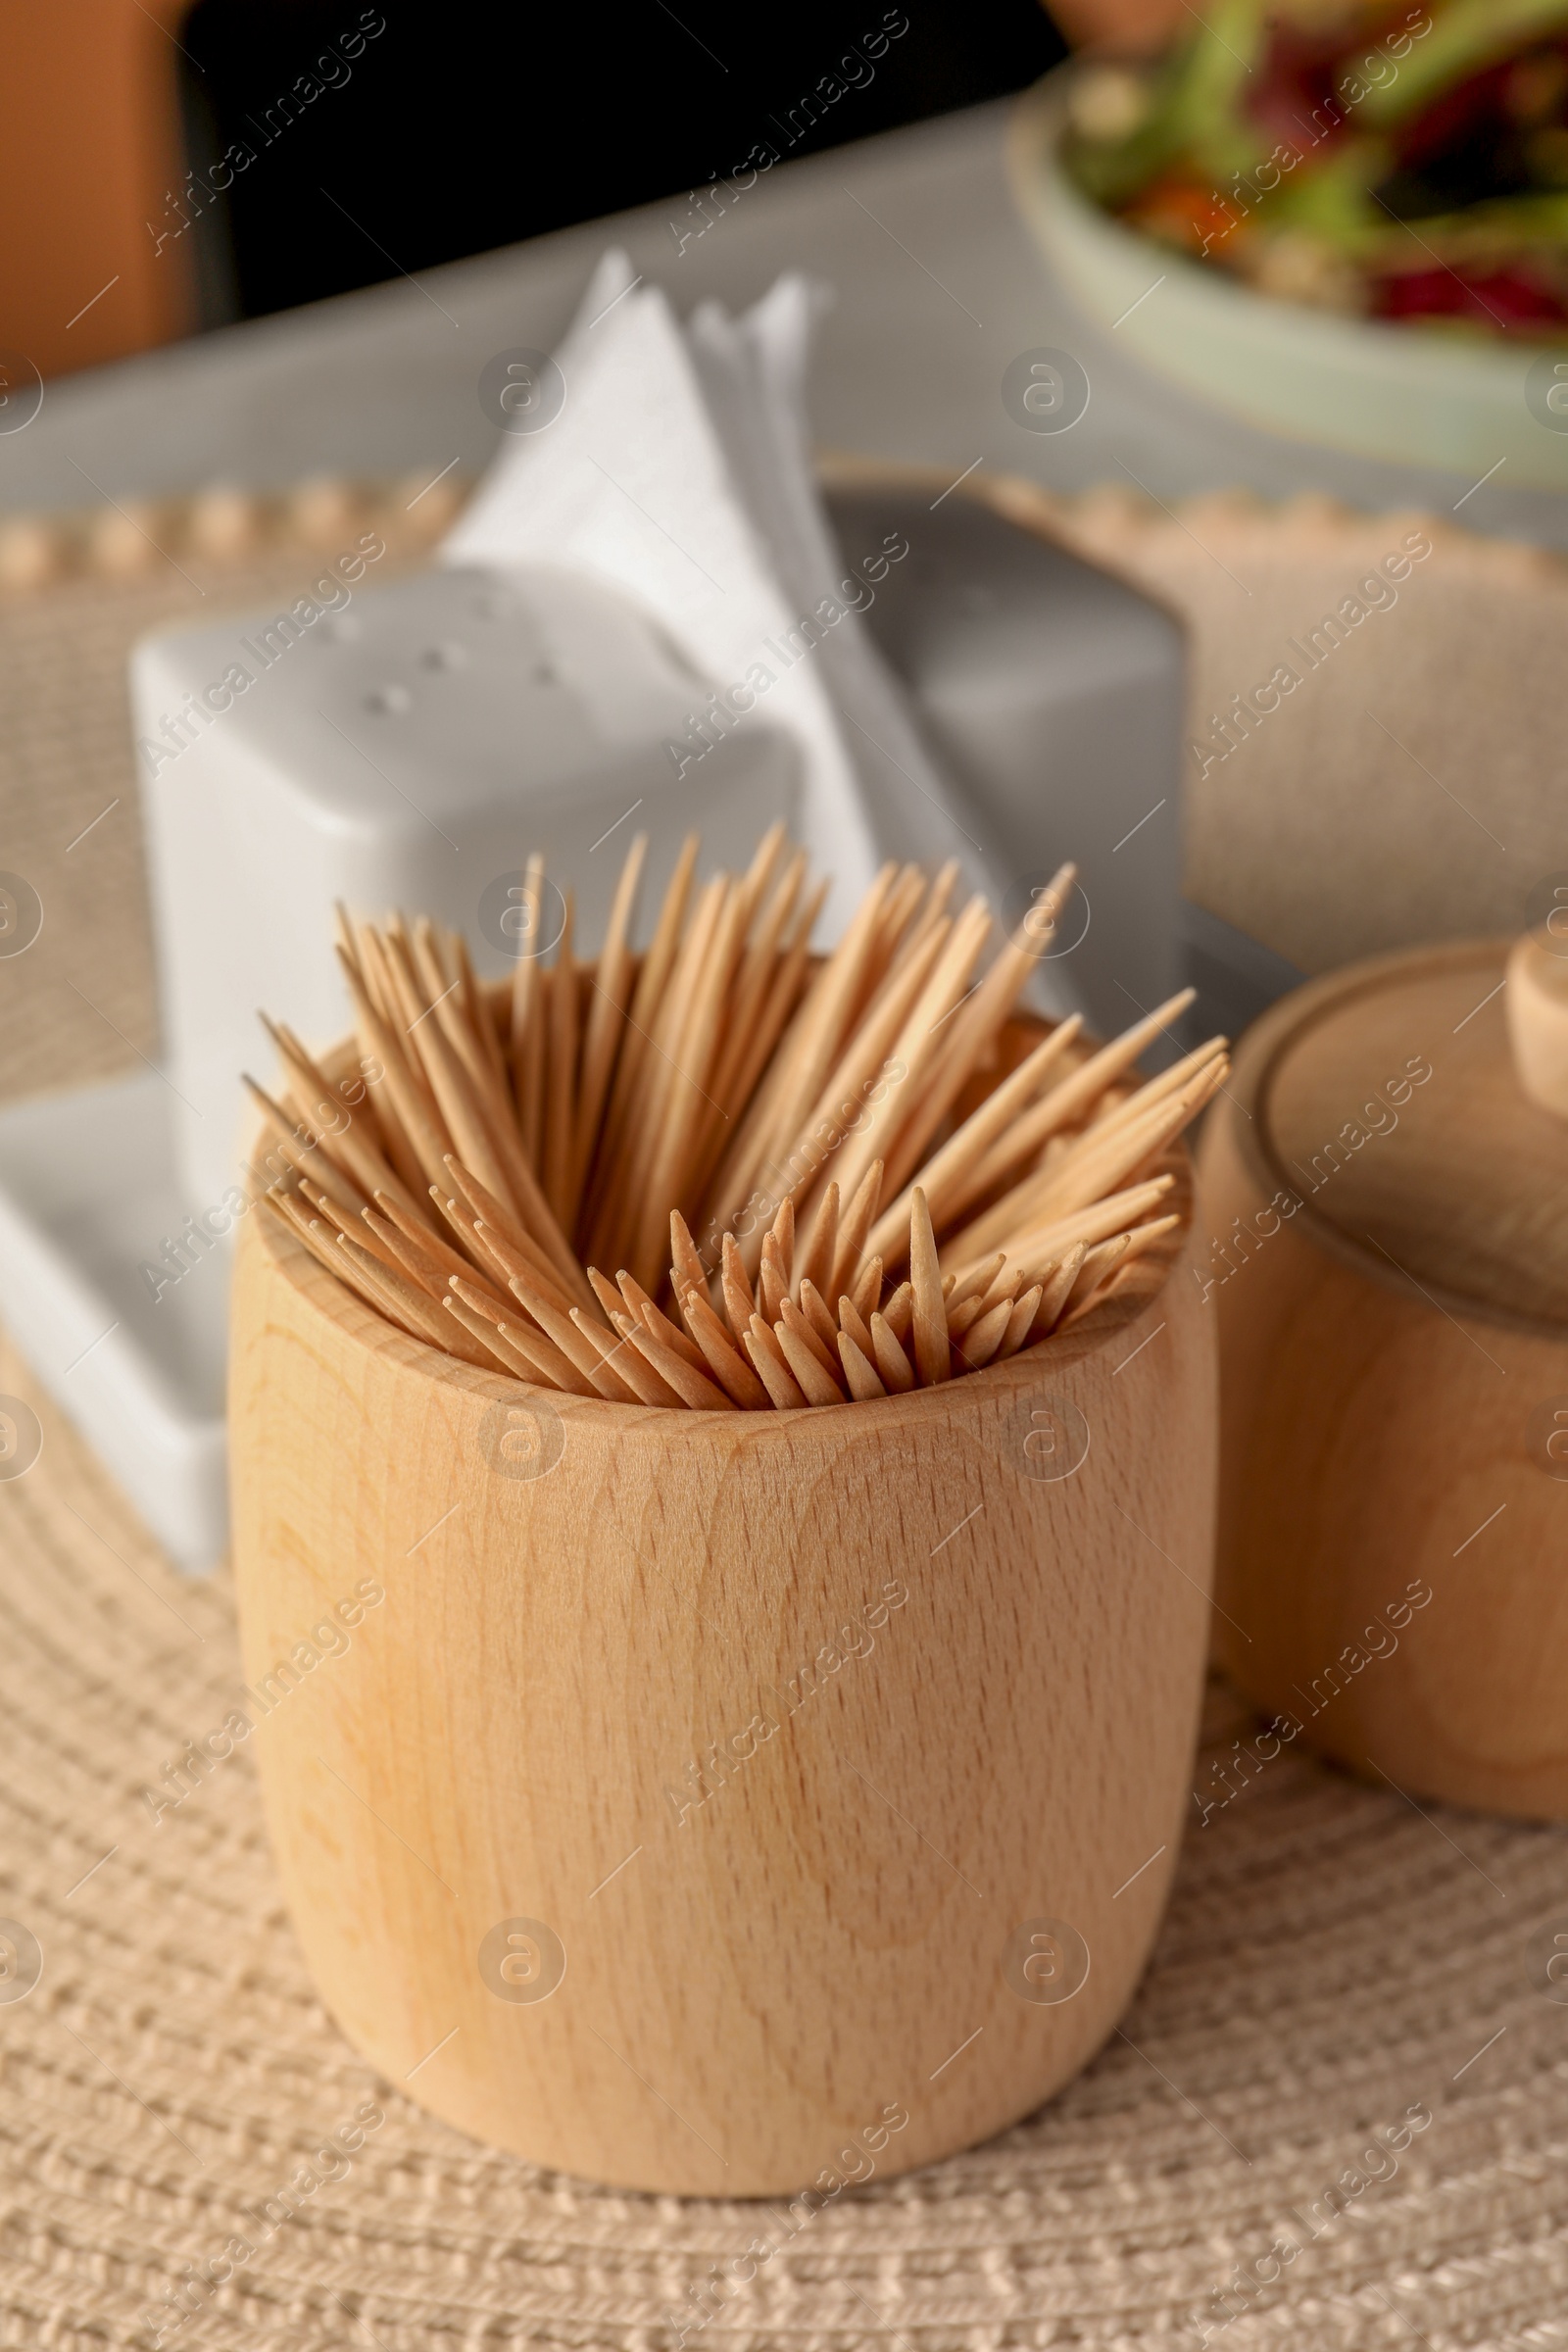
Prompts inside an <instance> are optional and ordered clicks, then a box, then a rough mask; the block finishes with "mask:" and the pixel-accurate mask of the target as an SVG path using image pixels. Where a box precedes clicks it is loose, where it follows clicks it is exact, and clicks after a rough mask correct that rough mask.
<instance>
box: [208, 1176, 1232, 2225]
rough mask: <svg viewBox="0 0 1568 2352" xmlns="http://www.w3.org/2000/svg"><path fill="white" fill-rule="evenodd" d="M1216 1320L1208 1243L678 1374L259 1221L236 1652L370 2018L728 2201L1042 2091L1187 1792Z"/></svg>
mask: <svg viewBox="0 0 1568 2352" xmlns="http://www.w3.org/2000/svg"><path fill="white" fill-rule="evenodd" d="M1185 1183H1186V1179H1185V1177H1184V1179H1183V1187H1184V1189H1183V1192H1182V1194H1181V1195H1180V1196H1179V1197H1180V1198H1181V1199H1183V1200H1184V1201H1185V1200H1186V1197H1187V1196H1186V1192H1185ZM1213 1326H1214V1319H1213V1317H1212V1315H1211V1314H1207V1313H1204V1312H1203V1311H1202V1310H1201V1307H1200V1306H1199V1303H1198V1294H1197V1288H1196V1286H1195V1284H1194V1282H1193V1279H1192V1275H1191V1272H1190V1270H1189V1269H1188V1267H1187V1266H1186V1265H1185V1264H1178V1265H1177V1267H1176V1268H1175V1269H1174V1271H1173V1273H1172V1276H1171V1278H1170V1280H1169V1281H1168V1282H1167V1283H1166V1285H1165V1287H1164V1289H1163V1290H1162V1291H1161V1292H1160V1293H1159V1294H1158V1295H1156V1296H1155V1297H1154V1298H1152V1299H1147V1298H1145V1299H1119V1300H1112V1301H1110V1302H1109V1303H1107V1304H1106V1305H1105V1306H1103V1307H1102V1308H1099V1309H1097V1310H1095V1311H1094V1313H1092V1314H1091V1315H1090V1316H1089V1317H1086V1318H1085V1320H1084V1321H1083V1322H1082V1323H1081V1324H1079V1325H1078V1326H1077V1327H1076V1328H1075V1329H1073V1330H1071V1331H1069V1332H1067V1333H1065V1334H1063V1335H1061V1336H1060V1337H1058V1338H1055V1339H1053V1340H1052V1341H1050V1342H1049V1343H1048V1344H1046V1345H1045V1346H1043V1347H1042V1348H1037V1349H1033V1350H1030V1351H1028V1352H1026V1353H1024V1354H1021V1355H1018V1356H1015V1357H1013V1358H1012V1359H1011V1360H1009V1361H1007V1362H1006V1363H1004V1364H1002V1365H998V1366H994V1367H992V1368H990V1369H988V1370H986V1371H983V1372H979V1373H975V1374H972V1375H970V1376H968V1377H965V1378H962V1379H959V1380H955V1381H952V1382H950V1383H948V1384H946V1385H944V1386H942V1387H939V1388H936V1389H931V1390H924V1391H917V1392H916V1393H914V1394H912V1395H910V1396H907V1397H895V1398H889V1399H887V1400H886V1401H885V1402H878V1403H871V1404H862V1403H857V1404H848V1405H844V1406H841V1407H838V1408H828V1409H819V1410H811V1411H805V1412H794V1413H786V1412H781V1413H746V1414H735V1413H731V1414H716V1413H692V1412H681V1413H676V1412H670V1411H660V1410H657V1409H648V1408H643V1407H637V1406H629V1405H613V1404H609V1403H604V1402H600V1401H597V1400H589V1401H579V1400H577V1399H575V1398H571V1397H564V1396H552V1397H546V1396H544V1395H543V1394H542V1393H540V1392H538V1391H530V1390H525V1389H523V1388H521V1387H520V1386H518V1385H517V1384H515V1383H511V1382H508V1381H506V1380H504V1379H502V1378H500V1377H491V1376H489V1375H486V1374H484V1373H481V1372H477V1371H473V1370H470V1369H468V1368H467V1367H466V1366H465V1365H463V1364H461V1363H458V1362H455V1361H453V1360H452V1359H450V1358H448V1357H444V1356H442V1355H440V1354H438V1353H437V1352H435V1351H434V1350H433V1349H431V1348H426V1347H424V1346H421V1345H420V1344H419V1343H417V1342H416V1341H414V1340H410V1339H405V1338H403V1337H402V1336H401V1335H399V1334H398V1333H396V1332H394V1331H393V1330H392V1329H391V1328H390V1327H389V1326H388V1325H386V1324H385V1323H382V1322H381V1321H379V1320H378V1319H377V1318H376V1317H375V1316H374V1315H372V1314H371V1313H370V1312H369V1311H368V1309H366V1308H365V1307H363V1306H361V1305H360V1304H359V1302H358V1301H357V1300H356V1299H354V1298H353V1297H352V1296H351V1295H350V1294H348V1293H347V1292H346V1291H345V1290H343V1289H342V1288H341V1286H339V1285H337V1284H335V1283H334V1282H333V1281H332V1280H331V1278H330V1277H329V1276H328V1275H326V1274H325V1273H324V1272H323V1271H322V1270H321V1269H320V1268H319V1266H318V1265H317V1264H316V1263H315V1262H314V1260H313V1259H312V1258H311V1257H310V1256H309V1255H308V1253H307V1252H306V1251H305V1250H303V1249H302V1248H301V1247H300V1246H299V1245H298V1244H297V1243H296V1242H295V1241H294V1240H293V1239H292V1238H291V1237H290V1236H289V1235H287V1234H286V1233H283V1232H282V1231H280V1230H279V1229H278V1228H277V1227H276V1226H275V1225H273V1224H272V1223H271V1221H270V1220H267V1219H264V1217H263V1216H261V1215H260V1214H253V1215H251V1216H249V1217H247V1218H246V1220H245V1222H244V1227H243V1238H242V1242H241V1247H240V1250H239V1262H238V1268H237V1279H236V1285H235V1294H234V1309H233V1354H232V1369H231V1379H230V1416H231V1423H230V1425H231V1429H232V1446H233V1474H234V1536H235V1572H236V1580H237V1586H238V1593H239V1604H240V1613H241V1621H242V1627H243V1635H244V1654H245V1672H246V1677H247V1681H248V1683H249V1686H250V1688H251V1691H252V1692H253V1694H255V1696H256V1697H257V1699H258V1706H257V1709H256V1713H257V1717H258V1721H257V1738H256V1745H257V1748H258V1750H259V1753H260V1759H261V1771H262V1779H263V1786H264V1789H265V1794H266V1802H267V1810H268V1816H269V1820H270V1829H271V1835H272V1840H273V1845H274V1848H275V1851H276V1855H277V1859H278V1864H279V1868H280V1871H281V1874H282V1879H283V1885H284V1888H285V1891H286V1894H287V1898H288V1901H289V1905H290V1907H291V1910H292V1913H293V1917H294V1921H295V1925H296V1927H297V1929H298V1932H299V1935H300V1938H301V1941H302V1944H303V1946H304V1949H305V1953H306V1956H307V1958H308V1960H309V1962H310V1965H311V1967H312V1969H313V1970H314V1972H315V1976H316V1980H317V1983H318V1985H319V1988H320V1990H321V1993H322V1996H323V1998H324V1999H325V2001H326V2002H327V2005H328V2006H329V2008H330V2009H331V2010H332V2012H333V2014H334V2015H335V2017H336V2018H337V2020H338V2022H339V2023H340V2025H341V2026H342V2027H343V2029H344V2031H345V2033H346V2034H348V2036H349V2038H350V2039H351V2040H352V2041H353V2042H354V2043H355V2044H356V2046H357V2047H358V2048H359V2049H360V2050H361V2051H362V2052H363V2053H364V2054H365V2055H366V2056H367V2057H368V2058H369V2059H370V2060H372V2061H373V2063H374V2064H375V2065H376V2066H378V2067H379V2068H381V2069H382V2070H383V2071H384V2073H385V2075H386V2077H387V2078H388V2080H389V2081H390V2082H394V2083H396V2084H398V2085H399V2086H400V2087H406V2088H407V2090H408V2092H409V2094H410V2095H411V2096H413V2097H415V2098H417V2100H418V2101H419V2102H420V2103H421V2104H423V2105H424V2106H426V2107H428V2108H429V2109H431V2110H432V2111H433V2112H434V2113H435V2114H437V2115H439V2116H441V2117H443V2118H444V2119H446V2120H447V2121H449V2122H451V2123H453V2124H456V2125H459V2126H461V2127H462V2128H463V2129H464V2130H466V2131H470V2132H472V2133H474V2134H475V2135H476V2136H478V2137H479V2138H481V2139H485V2140H489V2141H492V2142H494V2143H496V2144H498V2145H500V2146H502V2147H505V2148H509V2149H513V2150H515V2151H516V2152H517V2153H519V2154H521V2155H523V2156H526V2157H528V2158H531V2159H533V2160H534V2161H536V2162H539V2163H542V2164H547V2165H552V2166H559V2167H562V2168H564V2169H566V2170H568V2171H571V2172H574V2173H579V2174H584V2175H588V2176H590V2177H592V2178H595V2179H597V2180H606V2181H611V2182H614V2183H618V2184H624V2185H627V2186H632V2187H636V2188H641V2189H657V2190H674V2191H682V2192H690V2193H695V2194H701V2195H723V2196H731V2195H764V2194H769V2195H771V2194H779V2193H785V2192H790V2191H793V2190H796V2189H799V2188H803V2187H809V2186H811V2185H812V2184H815V2187H816V2193H817V2195H818V2197H821V2196H823V2195H827V2194H831V2193H836V2184H842V2182H844V2181H845V2180H851V2179H866V2178H871V2177H876V2178H885V2177H887V2176H889V2175H891V2174H894V2173H898V2172H903V2171H907V2170H908V2169H909V2168H910V2167H912V2166H915V2165H919V2164H923V2163H925V2162H927V2161H929V2160H931V2159H933V2158H936V2157H940V2156H943V2155H945V2154H947V2153H949V2152H950V2151H952V2150H954V2149H956V2148H960V2147H963V2146H965V2145H968V2144H970V2143H971V2142H974V2141H976V2140H979V2139H982V2138H984V2137H986V2136H987V2135H988V2134H990V2133H992V2132H995V2131H999V2130H1001V2129H1002V2128H1003V2127H1004V2126H1005V2125H1007V2124H1009V2123H1011V2122H1014V2121H1015V2120H1016V2119H1018V2118H1019V2117H1021V2116H1023V2115H1025V2114H1027V2113H1028V2112H1029V2111H1030V2110H1031V2109H1033V2108H1034V2107H1035V2106H1037V2105H1038V2104H1039V2103H1040V2101H1041V2100H1042V2099H1044V2098H1046V2097H1047V2096H1048V2095H1049V2094H1050V2093H1051V2092H1052V2091H1053V2090H1054V2089H1055V2088H1056V2087H1057V2086H1058V2085H1059V2084H1060V2083H1062V2082H1065V2081H1066V2080H1067V2078H1068V2077H1069V2076H1071V2075H1072V2074H1073V2073H1074V2072H1075V2071H1076V2070H1077V2069H1078V2068H1080V2067H1081V2066H1082V2065H1083V2064H1084V2063H1085V2061H1086V2060H1087V2059H1088V2058H1089V2057H1090V2056H1091V2055H1092V2053H1093V2052H1094V2051H1095V2050H1096V2049H1097V2048H1098V2046H1099V2045H1100V2043H1101V2042H1102V2041H1103V2039H1104V2037H1105V2035H1106V2034H1107V2033H1108V2032H1109V2030H1110V2028H1111V2026H1112V2024H1113V2023H1114V2021H1115V2019H1116V2018H1117V2016H1118V2015H1119V2014H1120V2012H1121V2010H1122V2008H1123V2006H1124V2004H1125V2003H1126V2001H1127V1999H1128V1997H1129V1995H1130V1994H1131V1992H1132V1989H1133V1987H1134V1985H1135V1984H1136V1982H1137V1980H1138V1977H1139V1974H1140V1972H1141V1970H1142V1969H1143V1966H1144V1964H1145V1961H1146V1959H1147V1957H1148V1953H1149V1950H1150V1946H1151V1943H1152V1938H1153V1935H1154V1932H1155V1929H1156V1927H1157V1924H1158V1921H1159V1918H1160V1914H1161V1911H1162V1909H1163V1905H1164V1901H1165V1896H1166V1890H1167V1887H1168V1886H1169V1882H1170V1876H1171V1872H1172V1869H1173V1866H1174V1862H1175V1855H1176V1848H1177V1843H1178V1839H1179V1837H1180V1830H1181V1821H1182V1816H1183V1813H1184V1811H1185V1810H1186V1808H1187V1805H1188V1803H1189V1789H1188V1780H1189V1772H1190V1761H1191V1756H1192V1751H1193V1743H1194V1738H1195V1732H1196V1724H1197V1711H1198V1705H1199V1697H1200V1689H1201V1675H1202V1664H1203V1655H1204V1648H1205V1643H1206V1639H1207V1629H1208V1601H1207V1584H1208V1569H1209V1555H1210V1544H1211V1523H1212V1490H1213V1475H1214V1446H1215V1436H1214V1424H1215V1395H1214V1392H1215V1374H1214V1363H1213V1353H1212V1348H1213ZM307 1659H309V1660H310V1663H309V1664H308V1665H307V1664H306V1663H305V1661H306V1660H307ZM264 1707H265V1708H266V1709H267V1711H266V1712H265V1713H264V1712H263V1711H262V1710H263V1708H264Z"/></svg>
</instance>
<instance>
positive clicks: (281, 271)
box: [152, 0, 1065, 325]
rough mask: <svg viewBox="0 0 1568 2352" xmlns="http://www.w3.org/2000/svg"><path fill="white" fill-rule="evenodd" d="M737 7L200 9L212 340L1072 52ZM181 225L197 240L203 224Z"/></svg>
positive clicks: (904, 20) (198, 278)
mask: <svg viewBox="0 0 1568 2352" xmlns="http://www.w3.org/2000/svg"><path fill="white" fill-rule="evenodd" d="M748 14H749V12H741V11H737V10H736V9H735V8H734V7H733V6H724V5H720V4H719V0H680V5H679V8H678V11H677V10H674V9H671V8H669V7H666V6H664V5H663V0H644V5H641V6H639V7H638V8H637V9H636V10H631V9H618V10H615V11H613V12H612V14H611V16H610V17H609V18H608V19H607V18H606V17H604V16H602V15H600V16H596V15H594V14H593V13H592V12H591V11H589V10H587V9H551V10H548V11H546V10H543V9H541V10H537V11H532V10H531V11H527V12H515V13H514V12H511V11H508V12H500V11H497V12H495V13H489V12H486V13H484V14H482V15H478V16H474V15H469V14H467V13H466V12H464V11H460V10H455V9H453V8H451V7H442V6H437V5H435V4H434V0H381V5H380V6H377V7H370V8H364V9H362V8H361V7H360V6H359V4H358V0H197V5H196V7H195V8H194V9H193V10H192V12H191V14H190V17H189V18H188V20H187V21H186V24H185V25H184V26H183V28H182V30H181V33H180V41H181V45H182V55H181V57H180V59H179V75H180V96H181V111H182V116H183V120H184V125H185V139H186V150H187V162H188V164H189V166H190V168H191V173H192V176H191V177H190V178H188V179H187V181H186V183H185V186H184V188H183V189H175V190H172V191H171V195H170V200H169V203H168V206H167V207H166V217H165V220H164V221H162V222H160V223H159V224H157V227H156V228H155V229H154V231H153V232H152V233H154V234H156V233H158V230H159V229H164V230H167V232H168V234H169V236H170V239H171V241H173V240H174V239H178V240H179V241H180V242H181V243H183V244H185V245H186V247H187V252H188V254H189V256H190V262H189V264H188V266H190V267H192V268H193V270H194V278H195V285H196V301H197V309H198V315H199V317H200V319H201V320H202V323H203V324H205V325H214V324H218V323H220V322H221V320H223V319H233V318H255V317H258V316H260V315H261V314H263V313H266V312H269V311H278V310H284V309H288V308H290V307H292V306H293V305H294V304H296V303H302V302H314V301H318V300H319V299H320V298H321V297H322V296H324V295H329V294H339V293H342V292H344V291H346V290H347V289H349V288H351V287H355V286H364V285H368V284H372V283H374V282H375V281H376V280H377V279H381V278H386V277H391V276H393V275H395V274H396V273H397V272H398V271H400V270H424V269H429V268H430V267H432V266H433V265H434V264H436V263H438V262H445V261H451V260H454V259H456V258H458V257H459V256H461V255H464V254H471V253H482V252H485V251H488V250H489V249H490V248H491V247H493V246H497V245H507V244H510V243H512V242H514V241H515V239H517V238H519V237H529V236H534V235H537V234H538V233H539V232H540V231H541V230H543V229H551V228H561V227H564V226H565V225H566V224H567V223H569V222H571V221H586V220H592V219H595V218H597V217H598V216H599V215H601V214H605V213H613V212H617V211H620V210H621V209H623V208H624V207H626V206H629V205H636V204H642V203H645V202H648V201H650V200H651V199H654V198H661V197H662V198H667V199H668V200H669V213H670V220H671V229H670V259H671V261H673V260H674V259H675V258H676V255H677V253H678V251H679V249H680V240H681V236H682V234H683V233H685V234H688V235H696V234H697V233H699V232H700V231H701V230H702V229H703V227H704V225H705V220H709V221H711V220H714V219H717V218H718V217H719V216H720V214H721V211H722V206H721V204H715V202H714V200H713V198H712V197H710V198H709V201H708V208H707V212H706V214H705V212H704V209H703V208H702V206H701V205H700V204H698V203H696V202H693V201H691V200H690V192H691V191H693V190H696V191H698V192H699V194H700V192H701V190H702V188H703V186H704V184H705V183H706V182H708V181H710V180H712V179H714V178H717V179H719V180H724V179H726V178H730V177H732V176H733V175H735V174H737V173H738V174H739V175H740V178H741V181H742V184H743V185H744V184H745V183H746V182H747V181H748V180H749V179H750V176H751V174H752V172H760V171H763V170H767V169H771V164H770V162H769V161H768V160H767V159H768V158H770V157H771V158H774V159H777V160H779V161H783V160H785V159H787V158H790V157H794V156H798V155H809V154H811V153H813V152H814V151H815V150H817V149H820V148H824V147H834V146H838V145H841V144H842V143H843V142H844V141H846V140H850V139H861V138H865V137H868V136H869V135H870V134H871V133H872V132H873V131H879V130H888V129H891V128H892V127H893V126H894V125H895V124H898V123H911V122H916V121H918V120H920V119H921V118H922V117H925V116H929V115H938V114H944V113H947V112H949V111H950V110H952V109H954V108H956V107H961V106H971V105H974V104H976V103H977V102H979V101H980V100H982V99H986V98H994V97H998V96H1001V95H1003V94H1004V93H1005V92H1008V91H1012V90H1017V89H1021V88H1023V87H1024V86H1025V85H1026V84H1027V83H1029V82H1030V81H1033V80H1034V79H1035V78H1036V77H1037V76H1038V75H1040V74H1041V73H1045V72H1047V70H1048V69H1049V68H1050V67H1052V66H1053V65H1054V64H1055V63H1056V62H1057V60H1058V59H1059V58H1061V57H1062V56H1063V55H1064V54H1065V45H1064V43H1063V41H1062V39H1061V37H1060V35H1059V34H1058V33H1057V32H1056V30H1055V29H1054V25H1053V24H1052V22H1051V21H1050V19H1048V18H1047V16H1046V15H1045V13H1044V11H1043V10H1042V8H1041V7H1040V5H1039V0H988V5H987V6H986V7H984V8H983V9H982V8H976V7H975V6H974V5H973V4H972V0H967V4H966V0H908V5H907V7H903V6H897V7H884V5H883V0H858V4H857V5H855V6H851V7H845V6H843V5H837V6H833V5H821V4H818V5H810V4H807V5H804V6H801V7H797V8H794V9H791V10H789V11H787V12H775V11H768V12H767V13H766V14H765V16H764V15H758V16H755V17H752V18H751V20H750V24H748V22H747V15H748ZM187 223H188V225H187Z"/></svg>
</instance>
